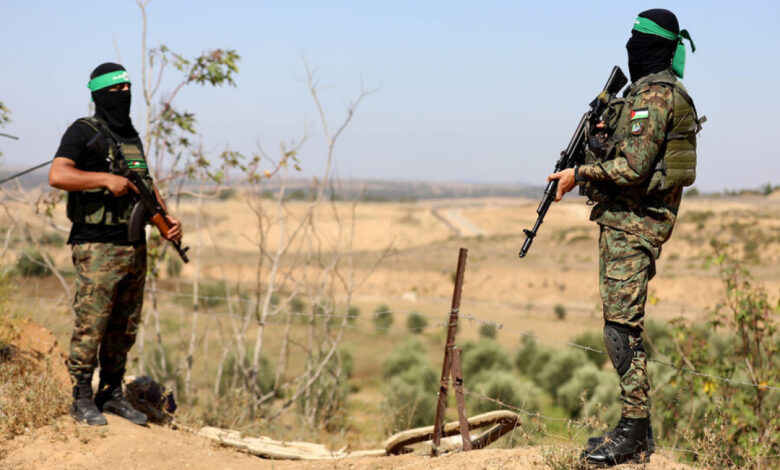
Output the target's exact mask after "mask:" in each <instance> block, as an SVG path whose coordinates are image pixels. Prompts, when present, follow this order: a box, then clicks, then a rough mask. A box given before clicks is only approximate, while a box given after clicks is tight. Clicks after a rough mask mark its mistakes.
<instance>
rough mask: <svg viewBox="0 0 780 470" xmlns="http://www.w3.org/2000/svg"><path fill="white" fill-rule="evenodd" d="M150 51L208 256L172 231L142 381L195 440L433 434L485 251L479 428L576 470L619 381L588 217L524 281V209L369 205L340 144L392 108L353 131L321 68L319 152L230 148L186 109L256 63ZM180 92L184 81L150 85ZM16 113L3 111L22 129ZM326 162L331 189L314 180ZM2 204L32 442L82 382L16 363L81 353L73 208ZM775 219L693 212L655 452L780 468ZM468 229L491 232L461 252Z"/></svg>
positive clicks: (672, 253) (0, 355)
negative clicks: (451, 319) (161, 392)
mask: <svg viewBox="0 0 780 470" xmlns="http://www.w3.org/2000/svg"><path fill="white" fill-rule="evenodd" d="M139 5H140V6H141V8H142V10H143V8H144V4H143V3H141V4H139ZM144 23H145V22H144ZM145 28H146V25H145V24H144V30H145ZM145 38H146V36H145V32H144V54H145V59H146V60H144V61H143V62H144V67H145V68H144V70H143V71H142V73H141V74H140V75H141V79H140V80H139V82H138V86H135V85H134V88H133V90H134V93H139V94H140V95H141V96H140V98H141V99H142V100H143V101H145V102H146V104H147V107H148V110H149V111H148V114H147V115H146V117H145V120H144V122H141V123H136V124H137V125H138V127H139V128H144V129H145V133H144V144H145V148H146V149H147V152H148V158H149V160H150V166H151V167H152V168H155V169H157V170H158V173H157V174H156V177H157V180H158V182H159V183H160V186H161V190H162V192H163V193H164V196H165V197H166V198H167V200H168V201H169V208H170V209H171V211H172V212H173V213H174V214H175V215H177V217H179V218H180V219H181V220H182V222H183V226H184V243H185V245H190V246H191V250H190V252H189V254H190V257H191V258H192V261H191V262H190V263H189V264H186V265H185V264H182V263H181V262H180V261H179V260H178V259H177V258H176V257H175V253H172V250H170V249H169V248H167V247H166V244H165V242H164V241H163V240H161V239H160V238H159V236H158V235H156V234H155V233H152V234H151V235H150V238H149V241H148V246H149V248H150V249H149V253H150V254H149V256H150V258H149V261H150V270H149V273H148V277H147V291H146V298H145V305H144V322H143V325H142V326H141V329H140V333H139V336H138V339H137V343H136V346H135V347H134V349H133V350H132V352H131V358H130V359H131V360H130V363H129V371H128V372H129V373H131V374H138V375H141V374H143V375H149V376H151V377H153V378H154V379H155V380H157V381H159V382H161V383H163V384H164V385H165V386H166V387H167V388H168V389H170V390H173V392H174V394H175V396H176V398H177V401H178V403H179V411H178V412H177V420H178V423H180V424H184V425H187V426H192V427H197V426H201V425H211V426H218V427H225V428H232V429H236V430H239V431H241V432H242V433H244V434H245V435H261V434H264V435H269V436H272V437H274V438H276V439H280V440H316V441H319V442H325V443H327V444H329V445H331V446H332V447H334V448H338V447H341V446H344V445H349V446H350V447H351V448H353V449H363V448H370V447H376V446H379V445H381V442H382V441H383V440H384V439H385V438H387V437H388V435H389V434H391V433H393V432H396V431H400V430H404V429H408V428H411V427H417V426H426V425H430V424H432V422H433V419H434V416H433V415H434V413H435V404H436V391H437V389H438V385H439V384H438V381H439V371H440V370H441V369H440V366H441V362H440V361H441V358H442V352H443V348H444V342H445V334H446V328H444V326H443V325H444V322H445V321H446V314H447V311H448V299H449V295H450V294H451V292H452V280H453V272H452V269H453V268H454V263H455V254H456V252H457V248H458V247H459V246H467V247H468V248H469V249H470V252H471V254H472V256H473V258H472V260H473V262H472V264H470V265H467V271H466V283H465V285H464V297H463V304H462V305H463V306H462V309H461V314H462V318H461V322H460V323H459V331H458V345H459V346H460V347H462V349H463V352H462V369H463V378H464V384H465V389H466V395H467V397H466V398H467V401H466V405H467V410H468V412H469V414H470V415H473V414H476V413H481V412H485V411H490V410H493V409H502V408H503V409H509V410H512V411H516V412H518V413H519V414H520V416H521V420H522V427H521V428H520V429H518V430H516V432H513V433H511V435H509V436H507V437H505V438H503V439H502V440H501V441H499V442H498V443H496V444H494V447H496V448H502V447H514V446H522V445H543V446H544V449H545V450H544V460H545V462H546V463H547V464H548V465H549V466H550V467H552V468H569V467H567V465H571V464H573V462H574V461H575V460H576V456H577V455H578V454H577V451H575V450H572V449H574V448H578V447H579V446H581V445H582V444H583V443H584V442H585V440H586V438H587V437H588V436H589V435H593V434H596V433H601V432H603V431H604V430H605V429H607V427H608V426H611V425H614V423H615V422H616V421H617V420H618V417H619V413H620V409H619V399H618V392H619V389H618V385H617V384H618V379H617V375H616V373H615V372H614V371H613V370H612V367H611V364H610V363H609V361H608V358H607V356H606V354H605V353H604V352H603V340H602V337H601V329H600V328H601V317H600V300H599V298H598V288H597V283H596V276H597V272H598V271H597V259H596V256H595V240H596V237H595V236H594V230H595V229H594V228H593V227H592V226H590V225H587V224H588V222H587V221H586V220H585V219H586V217H585V214H586V213H585V212H583V211H586V210H587V208H585V207H583V206H584V204H565V203H564V204H559V205H557V206H555V208H554V211H553V210H551V212H550V216H549V218H548V219H547V220H546V221H545V228H544V230H545V232H544V233H543V235H542V233H541V232H540V236H539V238H538V239H537V241H536V242H535V244H534V248H533V250H534V251H533V252H532V253H530V254H529V256H528V258H526V259H524V260H523V261H522V262H520V261H518V260H516V259H515V258H514V257H513V256H512V254H513V253H515V252H516V251H517V248H518V245H519V240H520V238H521V237H519V236H518V235H517V234H520V233H522V228H523V227H525V226H527V225H528V223H529V221H530V220H532V218H533V217H535V214H534V213H533V210H532V208H531V205H529V203H528V202H527V201H525V200H516V199H506V200H502V201H500V203H495V202H496V201H494V200H492V199H485V200H480V201H478V202H479V203H478V204H475V203H471V204H462V203H461V202H460V201H457V200H456V201H452V200H445V201H444V202H439V201H436V202H433V203H428V202H424V201H423V202H420V201H414V200H404V201H403V202H388V200H383V201H382V202H371V201H369V200H367V198H365V197H364V196H365V193H364V189H363V188H358V189H357V190H355V188H350V189H349V190H346V189H345V186H346V184H342V182H340V181H339V180H338V178H336V177H334V175H333V172H332V168H333V163H334V161H335V156H336V154H337V150H338V146H337V143H338V142H339V139H340V138H341V137H342V134H343V132H344V131H345V129H348V127H349V125H350V123H351V121H352V119H353V117H354V116H355V113H356V112H357V111H358V109H359V106H361V105H362V102H363V100H364V99H365V98H367V97H369V95H370V94H371V93H372V90H367V89H362V90H359V91H358V92H357V93H355V95H356V96H355V98H354V100H353V101H352V102H351V103H350V104H349V105H348V106H347V108H346V110H343V111H342V112H341V113H339V114H337V113H333V112H332V111H331V109H330V108H328V107H326V106H325V105H324V102H327V100H325V98H324V97H323V96H322V93H323V91H324V90H326V89H325V88H323V87H321V86H320V82H319V77H320V75H319V74H320V73H319V72H317V71H316V70H314V69H312V68H310V67H308V65H306V64H304V65H303V67H304V69H305V77H306V78H305V85H304V87H303V91H304V92H306V93H308V94H309V95H310V96H311V99H312V106H313V108H314V110H315V111H316V115H317V116H318V119H319V121H318V123H317V124H318V126H319V127H318V128H317V131H318V133H317V134H316V136H313V137H316V138H312V139H309V137H310V136H309V135H307V134H304V135H302V136H300V138H298V139H296V140H294V141H292V142H286V143H284V144H282V145H280V146H278V147H279V151H278V152H277V153H268V152H266V151H265V150H264V147H263V148H261V149H259V150H258V151H257V152H256V153H254V154H252V155H249V154H245V153H242V152H239V151H236V150H234V149H229V148H227V149H224V150H222V151H220V152H216V153H210V152H208V151H206V150H204V149H203V148H201V147H200V146H199V145H198V144H197V142H198V141H199V135H200V131H199V130H198V128H197V120H196V116H195V115H194V114H192V113H191V112H189V111H187V110H186V109H185V108H184V105H182V104H181V103H180V100H179V97H178V96H179V92H180V91H181V90H183V89H186V88H187V87H193V86H213V87H217V86H233V85H234V83H235V77H236V76H237V74H238V73H239V64H240V56H239V54H238V53H237V52H236V51H233V50H227V49H213V50H209V51H206V52H204V53H203V54H201V55H199V56H196V57H190V58H187V57H184V56H182V55H180V54H177V53H175V52H173V51H171V50H170V49H168V48H167V47H166V46H159V47H156V48H153V49H147V48H146V42H145ZM159 74H163V75H165V74H172V75H166V80H164V81H162V82H161V83H175V86H174V87H173V88H171V89H169V90H165V92H163V91H162V90H157V89H156V88H155V87H154V86H151V85H150V84H151V83H157V81H158V80H157V78H156V77H158V76H159ZM150 77H155V78H154V79H152V78H150ZM328 99H330V98H328ZM334 115H335V116H336V118H334V117H333V116H334ZM5 118H6V114H5V109H4V108H3V107H2V103H0V124H2V123H3V120H4V119H5ZM271 144H273V143H271ZM271 144H269V145H271ZM264 145H265V143H264ZM306 165H311V166H312V167H314V168H324V170H322V172H321V173H320V174H319V175H318V176H317V177H316V178H313V179H311V180H307V181H305V182H304V183H301V181H300V180H301V179H300V178H298V179H296V175H297V171H298V170H299V169H301V167H302V166H303V167H305V166H306ZM293 183H295V184H296V185H302V186H303V188H299V187H296V188H295V189H292V190H291V189H290V185H292V184H293ZM398 184H399V185H400V184H401V183H398ZM414 185H415V187H417V186H422V184H418V183H415V184H414ZM393 188H394V189H393V190H395V191H397V192H398V193H400V194H403V192H404V190H403V188H402V189H398V187H396V186H393ZM416 190H419V191H423V190H422V189H420V188H419V187H417V189H416ZM423 192H425V191H423ZM428 192H429V193H436V188H435V187H434V188H433V189H431V190H430V191H428ZM443 194H445V195H448V196H451V195H452V194H451V193H450V192H446V193H443ZM767 194H769V195H768V196H766V200H769V199H768V198H770V197H773V196H771V194H772V193H767ZM2 196H3V199H2V200H0V204H2V206H3V208H4V209H5V210H4V211H3V212H2V215H0V227H3V231H2V232H0V235H1V236H2V239H1V240H0V245H1V251H0V259H1V260H2V262H3V265H4V266H6V267H7V268H9V270H8V272H7V273H6V275H5V277H3V278H2V280H1V281H0V434H2V435H3V436H13V435H16V434H19V433H23V432H24V431H25V429H30V428H35V427H38V426H41V425H43V424H47V423H49V422H51V420H52V419H53V418H54V417H56V416H61V415H63V414H64V413H65V412H66V410H67V405H68V401H69V397H68V390H67V386H60V385H57V382H55V381H53V380H48V379H47V377H48V375H47V374H48V372H46V371H48V370H49V369H47V367H53V364H54V362H51V363H48V364H49V365H47V363H46V362H45V361H44V362H40V361H38V362H29V361H28V362H25V359H23V357H22V356H19V355H17V354H16V353H15V348H16V347H17V346H15V344H16V342H17V341H18V337H19V331H21V330H20V328H21V325H22V319H23V318H32V319H34V320H35V321H36V322H38V323H40V324H42V325H44V326H45V327H47V328H49V329H51V330H52V331H53V333H54V335H55V336H56V337H57V339H58V340H59V342H60V343H61V344H67V341H68V338H69V334H70V328H72V323H71V319H70V315H71V311H70V306H69V305H70V302H71V300H72V298H73V283H74V277H75V273H74V272H73V270H72V265H71V264H70V254H69V249H68V247H66V246H63V244H62V241H63V237H64V236H65V234H66V233H67V230H68V223H67V220H66V218H65V215H64V207H63V204H61V203H60V202H61V199H62V195H61V193H59V192H51V193H49V192H45V191H44V192H42V191H41V190H40V189H29V188H28V190H26V191H18V192H13V191H6V190H5V189H4V191H3V194H2ZM688 196H692V194H690V191H689V194H688ZM763 200H764V199H762V200H760V201H758V202H756V201H755V200H750V201H747V202H744V201H736V202H735V201H729V202H728V203H726V202H725V201H723V200H722V199H720V198H719V199H712V198H708V197H705V196H701V195H698V196H696V197H686V200H685V201H684V202H683V209H682V210H681V213H680V219H679V224H678V227H677V228H676V229H675V234H674V236H673V237H672V240H671V241H670V242H669V243H668V244H667V245H665V246H664V255H663V257H662V258H661V259H660V260H659V270H658V276H657V277H656V279H655V280H654V281H653V283H652V284H651V291H650V295H649V301H648V320H647V322H646V325H645V327H646V332H645V337H646V348H647V351H648V355H649V358H650V359H651V361H652V362H651V363H650V365H649V373H650V375H651V383H652V386H653V389H652V391H651V398H652V401H653V423H654V431H655V433H656V439H657V442H658V443H659V444H660V445H662V446H664V447H672V448H676V449H682V450H684V451H686V452H684V453H679V454H673V455H676V457H677V458H679V459H681V460H683V459H687V460H690V461H693V462H695V463H697V464H701V465H704V466H708V467H712V468H751V469H759V468H772V465H773V464H774V463H775V462H776V460H772V459H776V458H777V457H776V456H777V455H779V454H780V433H779V432H778V429H780V411H779V410H780V392H778V390H777V388H778V387H780V354H778V348H780V336H779V335H778V331H777V324H778V316H779V315H780V304H778V298H777V288H778V286H780V277H778V272H777V270H776V269H773V268H774V267H775V266H777V263H778V262H780V223H779V222H778V220H780V213H779V212H778V209H777V205H776V204H763V203H762V202H761V201H763ZM688 207H690V208H688ZM449 208H452V210H453V211H457V213H458V217H451V214H449V212H450V210H449ZM529 208H531V209H529ZM686 211H687V212H686ZM458 220H461V221H462V220H467V221H470V222H471V223H472V224H473V225H474V226H475V227H479V228H481V229H482V231H484V234H483V235H479V236H474V237H464V236H462V235H460V234H461V233H465V232H462V231H461V230H460V229H459V227H458V223H459V222H458ZM398 221H402V222H401V223H396V222H398ZM404 221H405V222H404ZM409 221H413V222H414V223H409ZM52 233H54V234H58V235H59V238H58V237H55V236H52V235H51V234H52ZM11 267H14V268H15V269H13V270H10V268H11ZM747 267H749V268H750V271H752V273H753V274H750V272H749V271H748V269H746V268H747ZM2 289H5V290H4V291H2ZM361 312H363V314H361ZM420 312H426V313H425V314H422V313H420ZM435 318H441V322H436V321H435ZM57 360H59V361H61V358H60V359H57ZM42 371H43V372H42ZM724 379H725V380H724ZM9 397H13V398H14V399H10V398H9ZM16 398H21V399H16ZM453 402H454V400H450V406H449V408H448V414H447V419H448V420H449V419H455V418H456V416H455V414H454V403H453ZM11 418H12V419H11ZM562 440H563V441H567V442H566V444H561V441H562ZM659 452H666V451H663V450H661V449H660V448H659Z"/></svg>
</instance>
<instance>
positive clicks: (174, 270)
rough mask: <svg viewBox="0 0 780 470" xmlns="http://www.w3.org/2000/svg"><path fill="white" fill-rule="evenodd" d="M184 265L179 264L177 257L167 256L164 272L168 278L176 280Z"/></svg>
mask: <svg viewBox="0 0 780 470" xmlns="http://www.w3.org/2000/svg"><path fill="white" fill-rule="evenodd" d="M182 267H184V264H183V263H182V262H181V259H179V257H178V256H169V257H168V260H167V261H166V263H165V272H166V274H168V277H170V278H177V277H179V274H181V269H182Z"/></svg>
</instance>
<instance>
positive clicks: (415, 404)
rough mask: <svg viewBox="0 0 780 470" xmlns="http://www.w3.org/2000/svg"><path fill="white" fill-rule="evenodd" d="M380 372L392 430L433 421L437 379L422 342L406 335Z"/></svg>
mask: <svg viewBox="0 0 780 470" xmlns="http://www.w3.org/2000/svg"><path fill="white" fill-rule="evenodd" d="M382 374H383V376H384V378H385V383H386V385H385V388H384V391H383V393H384V396H385V406H386V407H387V412H388V416H389V418H390V422H391V426H392V428H393V431H397V430H399V429H408V428H410V427H418V426H425V425H429V424H431V423H433V418H434V413H435V406H436V392H435V390H436V384H437V382H438V380H437V376H436V373H435V372H434V370H433V368H432V367H431V366H430V363H429V362H428V359H427V355H426V351H425V347H424V346H423V344H422V343H420V342H419V341H417V340H415V339H410V340H408V341H406V342H404V343H403V344H401V346H399V347H398V348H396V349H395V350H394V351H393V353H392V354H391V355H390V357H389V358H388V359H387V360H386V361H385V362H384V364H382Z"/></svg>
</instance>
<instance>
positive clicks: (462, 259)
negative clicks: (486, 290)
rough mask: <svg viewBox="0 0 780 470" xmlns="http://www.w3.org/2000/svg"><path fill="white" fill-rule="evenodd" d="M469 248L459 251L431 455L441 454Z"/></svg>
mask: <svg viewBox="0 0 780 470" xmlns="http://www.w3.org/2000/svg"><path fill="white" fill-rule="evenodd" d="M467 254H468V250H467V249H465V248H461V249H460V252H459V253H458V270H457V271H456V273H455V288H454V289H453V291H452V308H451V309H450V319H449V324H448V326H447V344H446V345H445V346H444V363H443V364H442V367H441V380H439V399H438V401H437V403H436V419H435V420H434V422H433V438H432V441H431V444H432V445H431V456H432V457H436V456H437V455H439V444H440V443H441V430H442V427H443V426H444V410H445V409H446V408H447V388H448V387H449V382H450V375H451V368H452V350H453V349H455V334H456V333H457V332H458V312H459V310H460V293H461V290H462V289H463V273H464V272H465V270H466V255H467Z"/></svg>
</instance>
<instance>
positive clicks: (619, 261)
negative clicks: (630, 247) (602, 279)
mask: <svg viewBox="0 0 780 470" xmlns="http://www.w3.org/2000/svg"><path fill="white" fill-rule="evenodd" d="M649 266H650V257H649V256H648V255H647V253H643V252H639V253H634V254H632V255H629V256H622V257H619V258H614V259H610V260H608V261H607V263H606V271H607V272H606V274H607V277H608V278H610V279H615V280H618V281H628V280H629V279H631V278H632V277H634V276H636V275H637V274H639V273H640V272H642V271H643V270H645V269H647V268H648V267H649Z"/></svg>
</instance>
